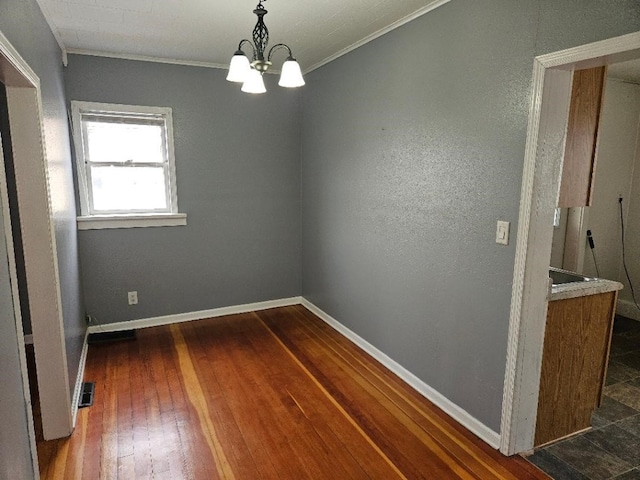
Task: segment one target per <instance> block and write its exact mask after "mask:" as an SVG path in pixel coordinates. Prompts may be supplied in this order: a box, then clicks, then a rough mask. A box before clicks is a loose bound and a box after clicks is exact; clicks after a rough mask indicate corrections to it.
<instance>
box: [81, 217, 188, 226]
mask: <svg viewBox="0 0 640 480" xmlns="http://www.w3.org/2000/svg"><path fill="white" fill-rule="evenodd" d="M77 222H78V230H104V229H109V228H138V227H177V226H182V225H186V224H187V214H186V213H171V214H167V213H163V214H153V213H150V214H148V215H95V216H92V217H91V216H87V217H78V218H77Z"/></svg>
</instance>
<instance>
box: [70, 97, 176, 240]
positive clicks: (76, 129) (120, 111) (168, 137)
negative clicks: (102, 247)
mask: <svg viewBox="0 0 640 480" xmlns="http://www.w3.org/2000/svg"><path fill="white" fill-rule="evenodd" d="M84 115H87V116H93V115H98V116H100V115H109V116H121V117H123V118H135V119H140V122H141V123H144V122H146V120H145V119H146V118H147V117H148V118H149V119H150V120H151V119H153V120H154V121H159V122H162V124H163V127H164V128H163V129H162V136H163V140H164V147H165V152H164V155H163V156H164V158H163V159H162V161H158V164H157V165H162V168H163V174H164V178H165V187H166V190H165V192H164V193H165V198H166V201H167V208H166V209H163V210H161V211H149V210H145V209H141V210H140V211H132V210H129V211H127V212H123V213H124V215H123V214H121V213H120V212H119V211H107V212H104V211H103V212H96V211H94V206H93V193H92V189H91V179H90V176H91V173H90V162H88V161H87V160H86V155H87V151H86V148H85V147H86V146H87V141H88V140H87V138H86V131H85V129H84V127H83V116H84ZM71 117H72V119H73V141H74V145H75V151H76V172H77V176H78V184H79V190H80V211H81V213H82V216H81V217H80V218H81V219H82V218H85V217H91V218H101V219H105V220H107V219H109V218H108V217H111V218H110V220H113V219H114V217H118V218H119V219H125V215H132V216H140V218H138V220H140V219H141V218H143V217H147V216H149V218H150V217H151V216H153V215H162V214H164V215H169V214H173V215H175V214H177V213H178V212H179V210H178V187H177V179H176V163H175V150H174V139H173V111H172V109H171V107H156V106H141V105H123V104H116V103H98V102H81V101H77V100H72V101H71ZM141 117H143V118H141ZM159 218H160V217H156V220H157V219H159ZM165 218H166V217H165ZM174 220H175V219H174ZM184 221H185V224H186V217H185V219H184ZM133 226H161V225H159V224H155V225H144V224H143V223H142V224H139V225H132V224H129V227H133ZM88 228H89V227H88ZM91 228H128V227H127V226H126V225H125V226H123V225H121V224H118V225H116V226H109V225H108V224H103V226H101V227H98V226H93V227H91Z"/></svg>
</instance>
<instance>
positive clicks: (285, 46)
mask: <svg viewBox="0 0 640 480" xmlns="http://www.w3.org/2000/svg"><path fill="white" fill-rule="evenodd" d="M283 48H284V49H286V50H287V52H289V58H293V53H291V49H290V48H289V46H288V45H285V44H284V43H277V44H275V45H274V46H273V47H271V48H270V49H269V54H268V55H267V61H269V62H270V61H271V57H272V56H273V54H274V53H275V52H276V50H282V49H283Z"/></svg>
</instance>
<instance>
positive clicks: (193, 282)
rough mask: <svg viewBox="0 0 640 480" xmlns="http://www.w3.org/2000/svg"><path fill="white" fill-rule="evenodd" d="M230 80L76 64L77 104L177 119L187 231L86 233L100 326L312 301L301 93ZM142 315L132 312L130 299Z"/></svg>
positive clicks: (105, 62)
mask: <svg viewBox="0 0 640 480" xmlns="http://www.w3.org/2000/svg"><path fill="white" fill-rule="evenodd" d="M225 76H226V71H224V70H220V69H206V68H196V67H186V66H177V65H167V64H155V63H148V62H136V61H128V60H116V59H107V58H99V57H88V56H78V55H72V56H70V59H69V66H68V68H67V69H66V71H65V80H66V86H67V96H68V98H69V100H85V101H95V102H107V103H122V104H132V105H151V106H166V107H171V108H172V109H173V122H174V133H175V154H176V171H177V185H178V204H179V207H180V211H181V212H184V213H186V214H187V215H188V219H187V226H181V227H159V228H133V229H119V230H92V231H82V232H80V246H81V259H82V267H83V273H84V277H83V282H84V291H85V294H86V297H85V298H86V304H87V311H88V312H89V313H90V314H92V315H94V316H95V317H96V318H97V320H98V322H100V323H111V322H116V321H124V320H131V319H137V318H148V317H153V316H159V315H168V314H174V313H184V312H193V311H198V310H205V309H211V308H216V307H223V306H229V305H238V304H244V303H250V302H258V301H264V300H273V299H278V298H285V297H291V296H296V295H299V294H300V290H301V274H300V263H301V260H300V259H301V246H300V228H301V227H300V159H299V154H300V126H299V125H300V111H299V108H300V102H299V93H298V92H297V91H295V90H294V91H291V90H287V89H283V88H280V87H278V86H277V85H276V82H277V77H276V76H273V75H269V76H268V78H267V88H268V89H269V92H268V94H267V95H261V96H252V95H247V94H244V93H241V92H240V90H239V86H238V85H237V84H231V83H229V82H227V81H225ZM129 290H136V291H137V292H138V298H139V304H138V305H136V306H128V305H127V293H126V292H127V291H129Z"/></svg>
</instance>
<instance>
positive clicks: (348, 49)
mask: <svg viewBox="0 0 640 480" xmlns="http://www.w3.org/2000/svg"><path fill="white" fill-rule="evenodd" d="M450 1H451V0H435V1H434V2H432V3H430V4H429V5H427V6H425V7H422V8H420V9H418V10H416V11H415V12H413V13H410V14H409V15H407V16H406V17H403V18H401V19H400V20H397V21H395V22H393V23H392V24H391V25H387V26H386V27H384V28H381V29H380V30H378V31H377V32H374V33H372V34H371V35H367V36H366V37H364V38H363V39H362V40H358V41H357V42H356V43H353V44H351V45H349V46H348V47H346V48H343V49H342V50H340V51H338V52H336V53H334V54H333V55H330V56H328V57H327V58H325V59H324V60H321V61H319V62H318V63H316V64H314V65H312V66H310V67H309V68H307V69H306V70H305V71H304V73H305V74H306V73H309V72H313V71H314V70H316V69H318V68H320V67H322V66H323V65H326V64H327V63H330V62H333V61H334V60H336V59H338V58H340V57H342V56H343V55H346V54H347V53H349V52H351V51H353V50H355V49H357V48H360V47H362V46H363V45H366V44H367V43H369V42H372V41H373V40H375V39H376V38H379V37H381V36H383V35H385V34H387V33H389V32H391V31H392V30H395V29H396V28H399V27H401V26H403V25H404V24H406V23H409V22H410V21H412V20H415V19H416V18H418V17H421V16H422V15H425V14H426V13H429V12H431V11H433V10H435V9H436V8H438V7H441V6H442V5H444V4H446V3H449V2H450Z"/></svg>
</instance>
